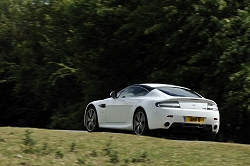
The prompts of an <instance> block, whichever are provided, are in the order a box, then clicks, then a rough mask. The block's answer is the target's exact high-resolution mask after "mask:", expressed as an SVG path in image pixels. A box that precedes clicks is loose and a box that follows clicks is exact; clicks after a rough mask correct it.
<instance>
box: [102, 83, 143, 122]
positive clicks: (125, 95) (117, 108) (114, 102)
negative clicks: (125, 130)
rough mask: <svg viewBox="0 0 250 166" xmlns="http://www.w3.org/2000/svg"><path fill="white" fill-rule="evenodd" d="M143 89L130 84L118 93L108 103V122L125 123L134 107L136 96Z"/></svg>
mask: <svg viewBox="0 0 250 166" xmlns="http://www.w3.org/2000/svg"><path fill="white" fill-rule="evenodd" d="M140 91H141V89H139V87H137V86H129V87H127V88H125V89H123V90H122V91H120V92H119V93H118V94H117V98H116V99H111V100H110V101H108V103H107V104H106V121H107V122H108V123H124V122H126V120H127V118H128V114H129V112H130V111H131V110H132V109H133V108H134V105H135V104H136V102H135V97H136V96H137V95H138V93H139V92H140Z"/></svg>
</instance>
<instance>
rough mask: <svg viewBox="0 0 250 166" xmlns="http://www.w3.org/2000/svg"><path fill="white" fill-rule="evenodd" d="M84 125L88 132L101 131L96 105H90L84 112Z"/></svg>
mask: <svg viewBox="0 0 250 166" xmlns="http://www.w3.org/2000/svg"><path fill="white" fill-rule="evenodd" d="M84 126H85V127H86V129H87V131H88V132H95V131H99V124H98V117H97V113H96V109H95V107H93V106H91V107H89V108H88V109H87V110H86V112H85V114H84Z"/></svg>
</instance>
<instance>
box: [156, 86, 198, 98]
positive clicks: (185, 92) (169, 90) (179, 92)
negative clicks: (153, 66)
mask: <svg viewBox="0 0 250 166" xmlns="http://www.w3.org/2000/svg"><path fill="white" fill-rule="evenodd" d="M157 89H158V90H160V91H162V92H163V93H166V94H167V95H170V96H180V97H196V98H197V97H198V98H201V96H200V95H199V94H197V93H196V92H194V91H192V90H190V89H184V88H179V87H159V88H157Z"/></svg>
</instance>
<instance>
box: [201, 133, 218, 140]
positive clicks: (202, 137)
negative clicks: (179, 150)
mask: <svg viewBox="0 0 250 166" xmlns="http://www.w3.org/2000/svg"><path fill="white" fill-rule="evenodd" d="M215 137H216V133H209V134H205V135H203V136H200V138H199V140H200V141H213V140H214V138H215Z"/></svg>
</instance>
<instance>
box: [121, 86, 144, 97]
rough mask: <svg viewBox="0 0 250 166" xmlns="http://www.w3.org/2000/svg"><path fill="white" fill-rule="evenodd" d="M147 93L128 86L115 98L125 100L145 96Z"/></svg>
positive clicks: (141, 89)
mask: <svg viewBox="0 0 250 166" xmlns="http://www.w3.org/2000/svg"><path fill="white" fill-rule="evenodd" d="M147 93H148V91H147V90H145V89H143V88H141V87H138V86H130V87H127V88H125V89H124V90H122V91H120V92H119V93H118V95H117V96H118V97H119V98H127V97H136V96H145V95H146V94H147Z"/></svg>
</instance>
